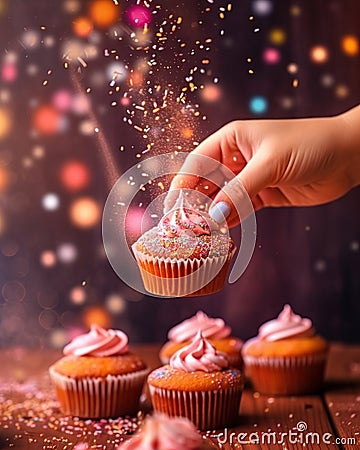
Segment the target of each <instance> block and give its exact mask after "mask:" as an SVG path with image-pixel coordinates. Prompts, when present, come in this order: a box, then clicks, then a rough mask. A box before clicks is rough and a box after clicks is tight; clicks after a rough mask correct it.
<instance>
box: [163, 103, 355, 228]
mask: <svg viewBox="0 0 360 450" xmlns="http://www.w3.org/2000/svg"><path fill="white" fill-rule="evenodd" d="M359 129H360V107H357V108H354V109H353V110H351V111H349V112H347V113H344V114H342V115H339V116H335V117H328V118H310V119H288V120H246V121H234V122H231V123H229V124H227V125H225V126H224V127H223V128H221V129H220V130H218V131H217V132H215V133H214V134H212V135H211V136H209V137H208V138H207V139H205V140H204V141H203V142H202V143H201V144H200V145H199V146H198V147H197V148H196V149H195V150H194V151H193V152H191V153H190V154H189V156H188V157H187V159H186V160H185V163H184V165H183V167H182V168H181V169H180V171H179V173H178V174H177V175H176V176H175V177H174V179H173V181H172V183H171V187H170V193H169V194H168V196H167V197H166V199H165V203H164V206H165V211H168V210H169V209H170V208H171V206H172V204H173V199H172V196H171V190H174V189H180V188H186V189H195V190H198V191H200V192H202V193H203V194H205V195H207V196H209V197H210V198H212V199H213V202H212V205H211V207H210V215H212V216H213V218H214V219H215V220H217V221H221V218H224V217H225V218H227V222H228V225H229V226H230V227H231V226H235V225H236V224H237V223H239V217H238V214H237V211H236V208H235V207H234V204H233V203H239V204H241V201H242V199H243V197H244V196H243V190H242V189H241V186H243V187H244V188H245V190H246V191H247V193H248V195H249V197H250V198H251V201H252V203H253V206H254V208H255V210H258V209H260V208H263V207H268V206H311V205H319V204H322V203H326V202H329V201H331V200H334V199H336V198H338V197H340V196H342V195H343V194H345V193H346V192H347V191H349V190H350V189H351V188H352V187H353V186H355V185H357V184H358V183H359V175H360V170H359V169H360V163H359V159H360V150H359V147H360V133H359V131H358V130H359ZM197 155H205V156H208V157H210V158H212V159H213V160H214V166H213V167H195V166H196V165H199V164H201V162H200V163H199V161H198V159H197V158H196V156H197ZM200 161H201V159H200ZM216 163H217V166H218V167H219V163H221V164H222V165H225V166H226V167H227V168H228V169H230V170H231V171H232V172H233V173H234V179H233V180H232V181H230V182H228V183H227V184H226V185H225V186H223V187H222V188H221V189H220V188H219V186H218V185H217V184H216V183H213V182H212V181H211V182H209V180H208V179H207V178H206V175H207V174H208V173H210V172H211V173H214V171H215V170H216ZM210 165H211V164H210ZM194 173H195V174H196V175H191V174H194ZM200 173H201V174H204V175H203V176H200V175H199V174H200ZM230 193H231V195H230ZM229 197H231V199H232V200H233V202H231V200H230V198H229Z"/></svg>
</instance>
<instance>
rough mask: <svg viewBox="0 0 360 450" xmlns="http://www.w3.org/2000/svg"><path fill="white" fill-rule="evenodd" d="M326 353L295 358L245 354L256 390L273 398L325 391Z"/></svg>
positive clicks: (245, 361)
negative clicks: (323, 386)
mask: <svg viewBox="0 0 360 450" xmlns="http://www.w3.org/2000/svg"><path fill="white" fill-rule="evenodd" d="M326 357H327V355H326V353H323V354H317V355H305V356H292V357H265V356H264V357H258V356H249V355H243V360H244V363H245V373H246V375H247V377H249V378H250V380H251V382H252V384H253V387H254V389H255V390H257V391H259V392H260V393H262V394H269V395H300V394H310V393H313V392H316V391H318V390H319V389H321V385H322V382H323V379H324V371H325V365H326Z"/></svg>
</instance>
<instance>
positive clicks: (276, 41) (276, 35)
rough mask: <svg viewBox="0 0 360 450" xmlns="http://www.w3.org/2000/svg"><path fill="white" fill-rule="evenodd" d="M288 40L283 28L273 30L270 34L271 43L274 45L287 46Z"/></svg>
mask: <svg viewBox="0 0 360 450" xmlns="http://www.w3.org/2000/svg"><path fill="white" fill-rule="evenodd" d="M286 38H287V37H286V33H285V31H284V30H283V29H282V28H273V29H272V30H270V32H269V41H270V42H271V44H273V45H283V44H285V42H286Z"/></svg>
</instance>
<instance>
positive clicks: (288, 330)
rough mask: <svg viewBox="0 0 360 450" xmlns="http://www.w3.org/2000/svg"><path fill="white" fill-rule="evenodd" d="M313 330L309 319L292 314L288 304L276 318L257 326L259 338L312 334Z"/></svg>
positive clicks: (271, 339) (275, 339)
mask: <svg viewBox="0 0 360 450" xmlns="http://www.w3.org/2000/svg"><path fill="white" fill-rule="evenodd" d="M314 333H315V330H314V328H313V326H312V322H311V320H310V319H303V318H302V317H300V316H298V315H297V314H294V312H293V311H292V309H291V306H290V305H285V306H284V309H283V310H282V311H281V313H280V314H279V316H278V318H277V319H274V320H270V321H269V322H266V323H264V324H263V325H261V327H260V328H259V337H260V339H265V340H266V341H278V340H280V339H286V338H290V337H294V336H296V337H306V336H313V335H314Z"/></svg>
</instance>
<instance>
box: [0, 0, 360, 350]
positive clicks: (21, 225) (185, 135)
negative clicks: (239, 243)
mask: <svg viewBox="0 0 360 450" xmlns="http://www.w3.org/2000/svg"><path fill="white" fill-rule="evenodd" d="M359 20H360V3H359V2H358V1H357V0H327V1H325V0H313V1H311V2H310V1H305V0H289V1H282V2H279V1H275V0H241V1H239V0H234V1H233V2H231V1H223V0H199V1H196V2H193V1H183V2H180V1H175V0H159V1H156V0H147V1H125V0H92V1H90V0H89V1H84V0H83V1H81V0H58V1H53V0H51V1H47V2H45V1H43V0H27V1H24V0H0V42H1V54H0V292H1V295H0V347H1V346H10V345H16V346H19V345H28V346H35V347H54V348H61V347H62V346H63V345H64V344H65V343H66V342H67V341H68V340H69V339H71V338H72V337H73V336H75V335H76V334H78V333H79V332H81V331H83V330H86V329H87V328H88V327H89V326H90V324H91V323H94V322H96V323H98V324H100V325H102V326H106V327H118V328H122V329H124V330H125V331H126V332H127V333H128V334H129V336H130V340H131V341H133V342H151V341H157V342H160V341H164V340H165V339H166V333H167V330H168V329H169V328H170V327H171V326H173V325H174V324H175V323H177V322H179V321H180V320H182V319H184V318H186V317H189V316H191V315H193V314H194V313H195V312H196V311H197V310H198V309H202V310H204V311H205V312H207V313H208V314H209V315H211V316H215V317H219V316H220V317H223V318H224V319H225V321H226V322H227V323H228V324H229V325H231V326H232V328H233V333H234V334H235V335H238V336H240V337H242V338H248V337H250V336H253V335H255V334H256V332H257V328H258V326H259V325H260V324H261V323H262V322H263V321H264V320H267V319H270V318H272V317H275V316H276V315H277V314H278V313H279V311H280V310H281V309H282V306H283V305H284V304H285V303H290V304H291V305H292V306H293V308H294V309H295V311H297V312H299V313H300V314H302V315H304V316H309V317H311V318H312V319H313V321H314V324H315V326H316V328H317V330H318V331H319V332H320V333H322V334H323V335H324V336H325V337H327V338H328V339H331V340H339V341H346V342H359V341H360V332H359V327H358V321H359V317H360V302H359V298H360V277H359V272H360V270H359V269H360V249H359V245H360V214H359V200H360V191H359V189H354V190H353V191H352V192H350V193H349V194H347V195H346V196H344V197H343V198H341V199H339V200H337V201H336V202H332V203H331V204H327V205H323V206H319V207H312V208H287V209H278V210H276V209H268V210H263V211H260V212H259V213H257V221H258V240H257V245H256V250H255V253H254V256H253V259H252V261H251V263H250V265H249V267H248V269H247V270H246V272H245V274H244V275H243V276H242V277H241V279H240V280H239V281H238V282H237V283H236V284H234V285H228V286H226V288H225V289H224V290H223V291H222V292H220V293H218V294H215V295H212V296H209V297H205V298H194V299H171V300H163V299H157V298H154V297H146V296H143V295H142V294H139V293H138V292H135V291H133V290H132V289H130V288H129V287H127V285H126V284H125V283H123V282H122V281H121V280H120V279H119V278H118V277H117V275H116V274H115V273H114V272H113V270H112V268H111V266H110V264H109V262H108V260H107V258H106V255H105V252H104V248H103V243H102V236H101V217H102V211H103V207H104V204H105V201H106V198H107V195H108V193H109V191H110V189H111V187H112V185H113V183H114V182H115V181H116V179H117V178H118V177H120V176H121V175H122V174H123V173H124V171H125V170H126V169H128V168H129V167H131V166H133V165H135V164H137V163H139V162H141V161H142V160H143V159H145V158H147V157H149V156H152V155H158V154H161V153H164V152H168V151H174V150H182V151H190V150H192V149H193V148H194V147H195V146H196V144H197V142H199V141H201V139H203V138H204V137H205V136H207V135H209V134H210V133H211V132H213V131H214V130H216V129H217V128H219V127H220V126H222V125H223V124H225V123H226V122H228V121H230V120H233V119H255V118H293V117H311V116H314V115H318V116H329V115H333V114H338V113H341V112H343V111H345V110H347V109H349V108H351V107H353V106H355V105H357V104H358V103H359V100H360V82H359V80H360V60H359V39H360V35H359V29H360V28H359ZM166 187H167V186H166V182H164V183H162V182H159V183H157V185H156V186H145V187H144V191H146V192H145V194H144V195H145V198H146V195H147V192H149V194H148V195H149V198H150V197H151V196H154V195H157V194H159V193H162V192H163V191H164V190H165V189H166ZM143 207H144V205H143V204H141V203H139V205H137V206H134V207H132V208H131V209H130V210H129V217H128V221H127V223H128V232H129V233H130V234H131V235H133V236H137V235H138V233H139V223H140V219H141V216H142V213H143ZM233 232H234V233H235V234H236V233H239V230H238V229H237V230H236V229H235V230H234V231H233Z"/></svg>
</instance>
